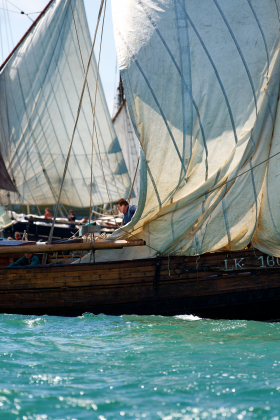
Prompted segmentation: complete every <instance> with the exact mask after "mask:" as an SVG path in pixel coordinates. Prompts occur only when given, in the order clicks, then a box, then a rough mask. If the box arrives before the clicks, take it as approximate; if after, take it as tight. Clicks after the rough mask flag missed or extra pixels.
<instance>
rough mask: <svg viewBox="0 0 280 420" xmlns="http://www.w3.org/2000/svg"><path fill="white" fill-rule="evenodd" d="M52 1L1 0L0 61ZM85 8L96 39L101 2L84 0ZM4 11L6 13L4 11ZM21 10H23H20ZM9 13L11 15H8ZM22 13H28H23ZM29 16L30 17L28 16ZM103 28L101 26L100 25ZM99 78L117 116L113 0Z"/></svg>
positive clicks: (109, 8)
mask: <svg viewBox="0 0 280 420" xmlns="http://www.w3.org/2000/svg"><path fill="white" fill-rule="evenodd" d="M48 2H49V0H0V62H1V63H2V62H3V61H4V60H5V58H6V57H7V56H8V55H9V53H10V52H11V50H12V49H13V47H14V46H15V45H16V44H17V43H18V41H19V40H20V39H21V37H22V36H23V35H24V34H25V32H26V31H27V30H28V28H29V27H30V25H32V21H31V19H32V20H35V19H36V18H37V16H38V15H39V13H40V12H41V11H42V10H43V9H44V8H45V6H46V5H47V4H48ZM84 3H85V9H86V14H87V19H88V24H89V29H90V33H91V38H93V35H94V31H95V27H96V22H97V15H98V11H99V6H100V0H84ZM4 9H5V10H4ZM19 9H20V10H19ZM7 10H8V13H7ZM21 11H23V12H24V13H25V14H21V13H20V12H21ZM27 14H28V16H27ZM100 27H101V25H100ZM99 45H100V30H99V36H98V37H97V40H96V44H95V56H96V57H98V51H99ZM100 77H101V81H102V84H103V88H104V92H105V96H106V99H107V103H108V107H109V111H110V114H111V116H112V115H113V114H114V113H115V110H116V109H115V107H114V105H115V97H116V89H117V86H118V81H119V71H118V66H117V55H116V48H115V41H114V32H113V22H112V12H111V0H107V7H106V17H105V24H104V34H103V42H102V50H101V60H100Z"/></svg>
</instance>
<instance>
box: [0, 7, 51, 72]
mask: <svg viewBox="0 0 280 420" xmlns="http://www.w3.org/2000/svg"><path fill="white" fill-rule="evenodd" d="M53 1H54V0H50V1H49V3H48V4H47V5H46V7H45V8H44V10H43V11H42V12H41V13H40V14H39V16H38V17H37V19H35V20H34V22H33V23H32V25H31V26H30V28H29V29H28V30H27V31H26V32H25V34H24V35H23V37H22V38H21V40H20V41H19V42H18V43H17V45H16V46H15V48H14V49H13V50H12V52H11V53H10V54H9V55H8V57H7V58H6V60H5V61H4V63H2V64H1V66H0V72H1V71H2V70H3V68H4V67H5V65H6V64H7V63H8V61H9V60H10V58H11V57H12V56H13V54H14V53H15V52H16V50H17V49H18V48H19V46H20V45H21V43H22V42H23V41H24V40H25V38H26V37H27V35H28V34H29V33H30V32H31V31H32V29H33V28H34V27H35V26H36V25H37V23H38V22H39V20H40V19H41V17H42V16H43V15H44V14H45V13H46V11H47V10H48V8H49V7H50V5H51V4H52V3H53Z"/></svg>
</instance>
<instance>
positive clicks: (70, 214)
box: [68, 210, 77, 222]
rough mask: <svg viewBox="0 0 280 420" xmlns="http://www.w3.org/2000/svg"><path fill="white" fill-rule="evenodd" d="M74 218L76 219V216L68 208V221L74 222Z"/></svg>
mask: <svg viewBox="0 0 280 420" xmlns="http://www.w3.org/2000/svg"><path fill="white" fill-rule="evenodd" d="M76 219H77V217H76V216H75V214H74V212H73V210H69V214H68V220H69V222H75V220H76Z"/></svg>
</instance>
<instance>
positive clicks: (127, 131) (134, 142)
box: [113, 99, 140, 205]
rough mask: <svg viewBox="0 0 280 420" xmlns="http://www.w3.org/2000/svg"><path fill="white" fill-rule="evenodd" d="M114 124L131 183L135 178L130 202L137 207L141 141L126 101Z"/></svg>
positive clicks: (121, 106)
mask: <svg viewBox="0 0 280 420" xmlns="http://www.w3.org/2000/svg"><path fill="white" fill-rule="evenodd" d="M113 123H114V129H115V131H116V134H117V137H118V139H119V142H120V147H121V150H122V153H123V157H124V160H125V163H126V167H127V170H128V173H129V176H130V179H131V181H133V179H134V176H135V181H134V185H133V190H134V194H135V197H134V198H132V199H131V200H130V204H135V205H137V204H138V198H139V190H140V177H139V170H137V171H136V169H137V166H138V165H137V164H138V157H139V153H140V150H139V140H138V138H137V136H136V134H135V131H134V128H133V125H132V122H131V119H130V116H129V112H128V108H127V104H126V100H125V99H124V100H123V102H122V103H121V105H120V107H119V109H118V111H117V113H116V115H115V117H114V118H113ZM135 172H136V173H135ZM125 198H126V197H125Z"/></svg>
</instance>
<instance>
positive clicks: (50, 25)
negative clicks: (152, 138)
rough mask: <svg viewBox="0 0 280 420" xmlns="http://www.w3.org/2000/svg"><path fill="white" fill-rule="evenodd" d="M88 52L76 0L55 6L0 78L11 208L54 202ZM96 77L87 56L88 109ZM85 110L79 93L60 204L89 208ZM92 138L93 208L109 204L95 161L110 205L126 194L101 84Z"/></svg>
mask: <svg viewBox="0 0 280 420" xmlns="http://www.w3.org/2000/svg"><path fill="white" fill-rule="evenodd" d="M71 6H72V10H73V13H74V19H73V14H72V10H71ZM75 24H76V27H77V34H78V36H77V34H76V30H75ZM78 41H79V42H78ZM79 44H80V45H79ZM90 50H91V39H90V34H89V30H88V25H87V20H86V15H85V10H84V5H83V1H81V0H71V1H69V0H55V1H53V3H52V4H51V5H50V6H49V8H48V10H47V11H46V13H45V14H44V15H43V16H42V18H41V19H40V20H39V22H38V23H37V25H36V26H35V27H34V28H33V29H32V30H31V32H30V33H29V34H28V35H27V37H26V38H25V40H24V41H23V42H22V44H21V45H20V47H19V48H18V49H17V51H16V52H15V53H14V55H13V56H12V58H11V59H10V60H9V62H8V63H7V65H6V67H5V68H4V70H3V72H2V73H1V75H0V124H1V129H0V145H1V154H2V156H3V159H4V161H5V164H6V167H7V170H8V172H9V175H10V176H11V178H12V179H13V180H15V184H16V188H17V190H18V193H19V194H14V193H13V194H11V202H12V203H25V204H28V203H29V204H38V205H40V204H54V203H55V202H56V198H57V196H58V192H59V188H60V184H61V178H62V174H63V170H64V166H65V161H66V157H67V153H68V150H69V144H70V140H71V136H72V133H73V128H74V123H75V119H76V115H77V110H78V105H79V99H80V94H81V91H82V86H83V82H84V68H83V64H82V60H81V56H82V59H83V63H84V67H86V66H87V62H88V58H89V53H90ZM101 59H102V58H101ZM96 78H97V65H96V61H95V58H94V57H93V58H92V61H91V66H90V70H89V73H88V86H89V90H90V93H91V95H90V96H91V98H92V105H93V106H94V96H95V87H96ZM92 105H91V102H90V97H89V93H88V90H87V88H86V90H85V94H84V98H83V102H82V108H81V113H80V117H79V120H78V125H77V130H76V134H75V138H74V142H73V148H72V153H71V157H70V161H69V167H68V171H67V175H66V179H65V181H64V186H63V192H62V197H61V202H62V203H63V204H65V205H71V206H73V207H74V206H77V207H88V206H89V204H90V184H91V149H92V131H93V111H92ZM96 132H97V136H96V133H94V140H93V144H94V150H93V194H92V203H93V204H94V205H98V204H102V203H108V201H109V199H108V194H107V190H106V186H105V183H104V177H103V173H102V168H101V164H100V157H101V159H102V163H103V169H104V172H105V178H106V182H107V187H108V190H109V195H110V200H111V201H116V200H117V199H118V198H119V197H122V196H126V195H127V194H128V191H129V189H130V178H129V175H128V172H127V168H126V165H125V162H124V159H123V155H122V152H121V149H120V146H119V142H118V139H117V137H116V134H115V130H114V128H113V125H112V121H111V119H110V115H109V112H108V108H107V104H106V101H105V97H104V93H103V88H102V85H101V81H100V79H99V82H98V89H97V101H96ZM97 137H98V140H99V146H100V155H99V150H98V144H97Z"/></svg>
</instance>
